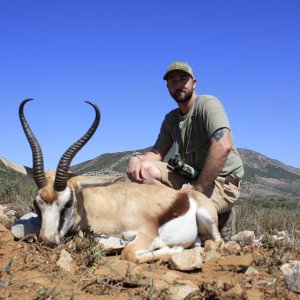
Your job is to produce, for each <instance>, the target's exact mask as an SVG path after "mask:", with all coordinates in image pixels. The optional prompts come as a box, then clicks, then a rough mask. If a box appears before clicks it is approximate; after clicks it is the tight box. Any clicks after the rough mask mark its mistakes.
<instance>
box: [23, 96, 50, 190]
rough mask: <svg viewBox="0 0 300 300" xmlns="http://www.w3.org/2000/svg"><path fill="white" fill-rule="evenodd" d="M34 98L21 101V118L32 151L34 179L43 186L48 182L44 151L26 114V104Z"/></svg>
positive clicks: (38, 184) (39, 185) (40, 186)
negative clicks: (45, 171)
mask: <svg viewBox="0 0 300 300" xmlns="http://www.w3.org/2000/svg"><path fill="white" fill-rule="evenodd" d="M32 100H33V99H25V100H23V101H22V102H21V104H20V106H19V118H20V121H21V124H22V127H23V130H24V132H25V135H26V137H27V140H28V142H29V144H30V148H31V151H32V163H33V167H32V168H33V179H34V181H35V183H36V185H37V186H38V188H42V187H44V186H45V185H46V184H47V179H46V177H45V173H44V160H43V153H42V150H41V147H40V144H39V142H38V141H37V139H36V137H35V136H34V134H33V132H32V131H31V129H30V127H29V125H28V123H27V120H26V118H25V115H24V106H25V104H26V103H27V102H29V101H32Z"/></svg>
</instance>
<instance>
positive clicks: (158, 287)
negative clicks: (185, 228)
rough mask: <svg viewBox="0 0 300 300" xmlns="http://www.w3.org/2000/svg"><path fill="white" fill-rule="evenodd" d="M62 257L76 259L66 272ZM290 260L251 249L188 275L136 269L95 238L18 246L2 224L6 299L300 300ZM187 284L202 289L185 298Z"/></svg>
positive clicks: (0, 264) (156, 266)
mask: <svg viewBox="0 0 300 300" xmlns="http://www.w3.org/2000/svg"><path fill="white" fill-rule="evenodd" d="M62 252H64V253H66V252H67V253H69V254H70V257H71V261H70V263H69V264H68V265H67V266H65V267H62V266H60V265H58V261H59V258H60V256H61V254H62ZM289 259H298V260H299V259H300V254H299V253H292V252H289V251H286V250H284V251H280V249H278V248H276V247H274V248H269V249H268V248H266V247H260V248H255V247H253V246H251V245H248V246H244V247H242V251H239V252H238V253H235V254H233V253H225V252H222V253H221V257H217V258H212V259H211V260H208V261H206V262H204V263H203V265H202V269H200V270H196V271H189V272H182V271H178V270H172V269H170V266H169V263H168V261H157V262H154V263H149V264H141V265H135V264H132V263H129V262H126V261H122V260H120V256H119V255H117V254H115V255H110V256H105V254H104V253H103V250H101V248H99V246H98V247H97V246H96V244H95V242H94V240H93V239H92V237H91V236H87V237H84V238H79V237H71V238H70V239H68V240H66V241H65V243H64V244H63V245H62V246H60V247H57V248H50V247H47V246H46V245H43V244H41V243H39V242H38V241H37V240H36V238H35V236H29V237H26V239H23V240H21V241H15V240H14V239H13V237H12V235H11V234H10V231H9V230H8V229H6V228H5V227H4V226H3V225H1V224H0V299H22V300H26V299H39V300H40V299H114V300H118V299H122V300H123V299H291V300H294V299H300V295H299V294H296V293H294V292H291V291H289V290H288V289H287V287H286V284H285V281H284V275H283V273H282V272H281V271H280V270H279V266H281V265H282V264H283V263H284V262H287V261H288V260H289ZM238 260H240V262H237V261H238ZM252 268H254V269H255V270H254V271H252V272H249V270H253V269H252ZM246 270H248V272H246ZM186 285H188V286H196V287H198V289H197V290H196V291H194V292H193V293H190V294H189V295H188V296H187V297H185V296H182V295H183V292H182V291H183V287H185V286H186Z"/></svg>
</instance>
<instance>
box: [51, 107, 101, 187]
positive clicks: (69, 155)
mask: <svg viewBox="0 0 300 300" xmlns="http://www.w3.org/2000/svg"><path fill="white" fill-rule="evenodd" d="M85 102H86V103H88V104H90V105H91V106H93V108H94V109H95V113H96V116H95V120H94V122H93V124H92V125H91V127H90V128H89V130H88V131H87V132H86V134H85V135H84V136H82V137H81V138H80V139H79V140H78V141H77V142H75V143H74V144H73V145H72V146H71V147H69V149H68V150H67V151H66V152H65V153H64V154H63V156H62V157H61V159H60V161H59V163H58V166H57V169H56V176H55V181H54V190H55V191H57V192H61V191H63V190H64V189H65V188H66V186H67V181H68V172H69V169H70V165H71V161H72V159H73V158H74V156H75V155H76V154H77V153H78V151H79V150H80V149H81V148H82V147H83V146H84V145H85V144H86V143H87V142H88V141H89V139H90V138H91V137H92V136H93V134H94V133H95V131H96V130H97V127H98V125H99V122H100V110H99V108H98V106H97V105H96V104H93V103H91V102H89V101H85Z"/></svg>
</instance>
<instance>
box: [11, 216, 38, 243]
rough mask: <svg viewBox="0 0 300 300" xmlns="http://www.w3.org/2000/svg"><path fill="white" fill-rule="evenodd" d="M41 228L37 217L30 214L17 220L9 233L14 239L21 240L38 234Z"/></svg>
mask: <svg viewBox="0 0 300 300" xmlns="http://www.w3.org/2000/svg"><path fill="white" fill-rule="evenodd" d="M40 228H41V220H40V218H39V216H38V215H37V214H35V213H33V212H30V213H28V214H26V215H24V216H22V217H21V218H20V219H18V220H17V221H16V222H15V223H14V224H13V225H12V227H11V233H12V235H13V236H14V237H15V238H16V239H21V238H23V237H25V236H26V235H29V234H38V233H39V231H40Z"/></svg>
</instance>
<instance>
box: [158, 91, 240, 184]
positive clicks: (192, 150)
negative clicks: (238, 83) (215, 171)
mask: <svg viewBox="0 0 300 300" xmlns="http://www.w3.org/2000/svg"><path fill="white" fill-rule="evenodd" d="M220 128H229V129H230V124H229V121H228V118H227V115H226V112H225V110H224V108H223V105H222V103H221V102H220V101H219V100H218V99H217V98H216V97H214V96H209V95H202V96H198V97H197V99H196V101H195V104H194V107H193V108H192V109H191V110H190V111H189V113H188V114H187V115H185V116H182V115H181V114H180V110H179V108H177V109H174V110H172V111H171V112H169V113H168V114H167V115H166V116H165V119H164V121H163V123H162V125H161V129H160V133H159V135H158V138H157V140H156V143H155V145H154V149H158V150H159V149H164V148H171V146H172V144H173V143H175V142H177V143H178V146H179V154H180V157H181V159H182V160H183V161H184V162H186V163H187V164H189V165H191V166H193V167H194V168H195V169H197V170H200V171H201V169H202V167H203V164H204V162H205V160H206V156H207V152H208V149H209V146H210V137H211V136H212V134H213V133H214V132H215V131H216V130H218V129H220ZM232 143H233V147H232V149H231V151H230V153H229V155H228V158H227V161H226V163H225V166H224V168H223V170H222V171H221V174H220V176H226V175H228V174H231V175H233V176H235V177H236V178H238V179H241V178H242V176H243V174H244V169H243V163H242V160H241V158H240V156H239V154H238V151H237V149H236V146H235V144H234V141H232Z"/></svg>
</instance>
